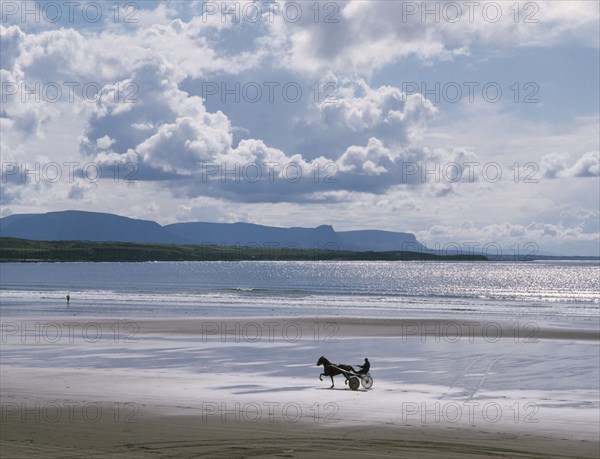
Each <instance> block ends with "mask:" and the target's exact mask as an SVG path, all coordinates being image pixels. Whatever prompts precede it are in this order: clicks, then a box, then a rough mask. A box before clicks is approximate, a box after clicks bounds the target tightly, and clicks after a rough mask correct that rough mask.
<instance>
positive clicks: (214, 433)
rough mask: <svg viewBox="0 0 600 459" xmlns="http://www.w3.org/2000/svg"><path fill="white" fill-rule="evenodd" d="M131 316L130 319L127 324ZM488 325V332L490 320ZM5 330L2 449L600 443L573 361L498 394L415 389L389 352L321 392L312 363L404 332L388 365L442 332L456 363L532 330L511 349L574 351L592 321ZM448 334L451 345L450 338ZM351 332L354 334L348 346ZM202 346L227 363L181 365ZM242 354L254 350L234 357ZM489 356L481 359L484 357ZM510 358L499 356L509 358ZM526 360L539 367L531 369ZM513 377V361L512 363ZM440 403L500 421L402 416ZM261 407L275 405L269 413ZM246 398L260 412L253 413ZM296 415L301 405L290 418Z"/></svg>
mask: <svg viewBox="0 0 600 459" xmlns="http://www.w3.org/2000/svg"><path fill="white" fill-rule="evenodd" d="M75 323H77V325H75ZM131 323H134V324H135V327H134V328H127V324H131ZM491 323H494V324H496V325H498V327H496V325H494V326H493V327H490V324H491ZM51 324H63V325H62V328H61V332H62V334H61V336H60V338H58V339H57V338H56V336H58V335H56V333H54V334H52V333H51V332H52V330H53V328H52V325H51ZM64 324H68V325H64ZM90 324H94V326H93V327H91V326H90ZM290 324H293V327H292V326H290ZM2 325H3V338H2V341H3V345H2V350H3V359H2V365H1V367H2V368H1V375H0V376H1V380H2V385H1V390H0V398H1V404H2V413H1V437H0V455H1V456H2V457H3V458H5V457H6V458H21V457H22V458H31V457H47V458H53V457H61V458H62V457H71V458H79V457H81V458H83V457H86V458H87V457H93V456H99V457H100V456H101V457H115V458H124V457H128V458H129V457H132V458H146V457H173V458H175V457H178V458H192V457H194V458H195V457H214V458H243V457H298V458H304V457H306V458H309V457H310V458H313V457H332V458H337V457H340V458H354V457H356V458H359V457H360V458H365V457H417V458H442V457H443V458H465V457H466V458H484V457H485V458H489V457H506V458H514V457H522V458H574V457H582V458H588V457H589V458H596V457H598V455H599V454H600V446H599V445H600V443H599V439H598V436H597V435H596V434H595V432H598V428H599V427H598V426H599V424H598V414H597V413H598V392H597V391H595V390H593V388H592V389H585V390H584V389H582V388H580V387H579V388H578V387H571V386H572V385H574V386H575V385H577V384H576V382H577V381H578V380H577V379H576V378H574V377H573V376H572V375H576V374H577V373H578V372H581V371H582V367H581V362H580V361H577V362H574V363H573V367H572V368H571V367H566V370H562V371H563V372H564V374H559V375H556V381H555V387H554V386H552V387H551V389H552V390H548V391H546V392H544V391H540V390H538V389H536V385H537V384H538V382H539V380H540V378H541V379H544V378H546V375H545V374H543V375H533V376H532V375H529V376H528V375H524V376H523V381H522V383H523V387H522V389H523V390H522V391H515V390H514V388H507V389H506V390H505V391H501V390H498V389H497V388H493V387H492V385H490V384H488V383H490V382H494V381H502V380H501V379H498V380H493V378H494V377H496V378H501V376H502V375H501V373H502V372H501V371H498V375H497V376H494V375H492V373H493V371H490V372H489V373H490V375H489V376H488V375H487V373H486V376H487V379H485V378H483V379H478V380H477V385H478V387H477V388H476V389H477V390H476V391H475V392H473V393H471V394H468V396H467V395H464V394H463V392H460V391H458V390H457V389H456V388H454V389H453V390H454V392H453V390H452V388H451V387H448V386H444V384H443V382H442V381H445V380H444V379H443V375H441V373H442V372H440V375H436V374H433V373H432V374H428V375H426V377H425V381H426V382H427V385H423V384H410V383H409V382H408V380H404V382H402V383H401V384H399V383H398V382H396V381H394V380H386V379H385V377H382V375H384V376H385V375H386V374H392V373H393V372H394V371H396V370H394V368H396V367H394V366H393V362H392V363H390V362H387V365H388V366H389V368H388V369H387V370H386V371H387V373H386V372H384V370H383V367H384V363H385V358H384V356H386V355H387V356H388V357H389V360H390V361H391V360H393V359H394V358H396V354H397V349H389V350H387V351H386V350H385V349H384V350H383V351H378V352H380V353H381V355H380V357H379V366H380V367H381V370H380V372H379V373H377V368H375V371H374V373H373V374H374V379H375V385H374V387H373V389H371V390H369V391H362V390H361V391H356V392H353V391H350V390H348V389H347V388H346V387H345V386H344V384H343V379H337V380H336V387H335V389H332V390H331V389H329V379H328V378H327V379H326V380H324V381H323V382H321V381H319V380H318V377H317V376H318V373H319V371H320V369H318V368H317V367H315V366H314V359H313V357H316V356H318V354H315V352H316V350H321V349H323V350H324V352H331V353H335V352H337V353H338V355H339V353H340V349H348V348H349V349H348V351H349V352H351V353H352V355H354V353H356V352H359V353H360V354H361V355H362V352H363V351H364V350H365V349H368V348H369V347H368V344H369V343H371V341H369V340H370V339H375V340H378V339H380V341H381V342H384V343H388V342H397V343H399V344H403V343H404V342H405V341H407V342H408V341H410V342H412V343H413V344H414V346H413V347H406V346H405V347H402V346H398V349H401V350H402V353H403V355H402V356H401V357H398V361H399V362H400V364H401V365H407V363H406V362H407V361H408V360H407V359H409V358H414V359H420V358H422V359H427V356H428V355H429V354H428V352H432V349H431V347H430V344H433V343H435V340H436V338H440V341H441V344H444V340H446V341H447V342H446V343H445V344H446V346H448V347H449V348H450V350H451V351H452V354H448V355H454V356H455V357H456V365H457V366H460V365H462V360H461V356H462V357H465V356H466V357H468V358H467V359H466V360H465V362H470V360H469V359H470V358H471V357H470V354H473V356H477V358H480V354H482V352H483V351H484V350H485V347H482V346H480V345H479V344H478V342H481V344H487V345H488V347H489V346H492V347H493V349H495V350H497V351H498V353H499V355H500V356H502V355H504V354H502V352H503V350H504V348H505V347H506V348H508V347H509V346H508V345H511V346H517V347H518V346H521V345H524V346H525V345H526V344H524V343H525V342H526V340H532V343H533V345H535V346H536V347H534V348H531V347H529V348H523V349H524V351H523V353H524V354H525V355H529V354H530V351H529V350H531V349H534V350H536V349H537V350H539V349H541V351H539V352H540V353H541V354H542V355H545V354H544V353H545V352H546V349H547V350H548V353H550V354H554V353H555V352H554V351H555V350H556V349H564V347H565V346H566V349H572V346H573V345H574V343H575V342H579V343H582V344H580V346H586V349H588V348H589V349H592V348H595V347H597V339H598V338H597V336H598V332H597V331H595V330H590V329H573V328H569V327H559V326H538V327H534V328H531V327H527V326H526V323H524V324H523V327H520V326H519V327H517V330H518V336H517V335H515V327H514V324H511V323H500V322H491V321H487V322H485V321H479V322H478V321H468V322H466V321H463V320H460V321H458V320H457V321H449V320H434V319H424V320H418V319H411V320H401V319H340V318H314V319H307V318H273V317H268V318H265V317H257V318H243V319H240V320H235V319H221V318H193V319H139V320H134V321H132V320H130V319H122V320H107V319H106V318H104V319H100V318H91V317H90V318H81V317H63V318H60V319H57V318H52V319H49V320H47V321H43V320H36V321H33V320H31V319H24V320H21V319H11V320H10V321H3V324H2ZM116 325H118V326H117V327H116ZM256 326H258V327H259V328H258V330H259V331H260V333H261V340H258V341H257V340H256V339H252V338H251V337H249V336H248V333H250V332H252V333H253V335H252V336H256V331H257V328H256ZM96 327H99V329H100V330H103V331H106V334H104V335H103V338H102V339H100V340H94V339H82V338H81V337H82V335H81V332H82V331H85V330H87V331H88V332H90V333H91V331H97V330H98V328H96ZM286 327H287V328H286ZM332 327H333V328H332ZM292 328H293V329H294V330H295V331H297V330H298V329H299V330H301V332H303V333H304V336H303V339H295V338H294V339H292V338H289V337H288V338H287V339H282V338H281V335H280V334H279V333H280V332H281V331H283V330H287V331H289V333H291V332H292ZM54 329H56V327H54ZM44 330H45V332H44ZM65 330H70V331H71V332H72V333H64V332H65ZM90 330H91V331H90ZM115 330H117V331H118V335H115ZM244 330H246V332H244ZM315 330H318V332H319V333H320V335H319V340H318V341H315V339H313V338H314V337H313V335H312V333H315ZM498 330H501V332H502V334H503V335H502V336H503V338H502V339H500V340H496V339H495V338H494V340H491V342H488V343H486V342H485V341H486V340H485V338H486V336H487V337H488V338H489V333H491V332H492V331H495V332H496V333H497V331H498ZM23 331H25V334H23ZM332 332H334V333H333V334H332ZM36 333H38V334H39V335H41V336H39V335H37V336H36ZM44 333H45V334H44ZM244 333H246V335H244ZM270 333H272V335H270ZM457 333H460V338H461V340H462V347H460V346H457V345H456V342H455V339H456V337H457ZM236 334H241V339H237V340H236V339H235V338H240V336H236ZM328 334H329V335H330V337H331V338H336V339H337V340H339V342H338V344H337V346H338V347H329V345H328V344H327V340H326V339H325V337H327V336H328ZM486 334H487V335H486ZM85 336H87V337H88V338H89V337H90V335H89V334H88V335H85ZM294 336H297V335H294ZM115 337H117V338H118V339H114V338H115ZM271 337H272V338H273V339H271ZM36 338H39V339H36ZM128 338H129V339H130V341H128ZM354 338H356V339H358V338H360V339H361V340H362V341H361V342H360V346H359V345H357V342H356V341H354ZM424 338H425V339H427V340H429V341H427V342H424ZM517 338H518V339H517ZM382 340H383V341H382ZM389 340H393V341H389ZM471 340H473V343H471ZM536 343H537V344H536ZM386 346H387V344H386ZM428 346H429V347H428ZM538 346H541V348H540V347H538ZM353 347H357V348H359V349H356V350H354V349H353ZM499 348H500V349H499ZM373 349H376V348H373ZM415 349H416V350H415ZM517 349H521V348H519V347H518V348H517ZM291 350H295V351H296V352H297V353H298V354H297V355H298V356H301V357H306V359H305V360H307V361H308V363H306V362H304V361H303V360H301V359H300V358H298V359H295V360H294V362H292V363H290V365H289V368H288V369H285V371H284V372H282V374H280V373H276V372H274V370H276V369H277V368H274V367H273V366H274V365H275V366H281V365H282V364H281V361H280V360H277V358H281V357H279V353H280V352H286V354H285V355H286V356H287V355H288V354H287V352H291ZM192 351H193V352H194V354H190V352H192ZM334 351H335V352H334ZM186 352H187V353H186ZM236 352H237V353H236ZM371 352H375V351H374V350H373V351H371ZM411 352H412V354H411ZM566 352H567V354H568V352H571V351H570V350H567V351H566ZM203 353H213V354H214V355H217V356H218V359H220V360H223V361H225V360H228V362H229V363H228V364H227V370H228V371H221V369H222V368H220V367H219V366H216V367H212V368H208V367H207V368H206V371H202V369H200V370H199V369H198V368H197V367H191V366H190V365H191V364H192V363H193V362H192V360H194V358H196V356H200V355H203ZM215 353H216V354H215ZM213 354H210V355H213ZM290 355H291V354H290ZM294 355H295V354H294ZM591 355H592V357H593V354H591ZM173 356H178V357H177V358H175V357H173ZM227 356H229V359H227ZM249 357H252V359H254V360H255V361H254V362H243V361H244V360H248V358H249ZM442 357H443V356H442ZM510 357H511V356H510V355H508V356H507V357H504V358H505V359H508V358H510ZM211 358H212V357H211ZM285 358H286V357H283V361H285ZM402 358H404V359H405V362H404V363H402ZM498 358H500V357H496V355H491V356H490V357H489V360H488V361H489V362H491V363H489V364H488V363H486V364H485V366H486V368H487V367H488V366H489V367H491V365H492V364H493V363H494V362H495V361H496V360H497V359H498ZM550 358H551V357H549V359H550ZM128 359H129V360H128ZM475 360H476V358H475ZM567 360H568V359H567ZM209 361H210V359H209ZM518 361H519V360H515V361H514V362H518ZM274 362H277V363H276V364H275V363H274ZM486 362H487V361H486ZM501 362H502V361H500V363H501ZM514 362H513V363H512V365H513V366H514ZM585 362H587V361H585ZM594 362H595V360H594V359H593V358H590V359H589V362H588V366H591V367H592V368H593V365H596V366H597V362H596V363H594ZM243 363H250V364H251V365H252V366H251V367H246V366H242V364H243ZM203 365H204V364H203ZM294 365H296V366H299V367H300V370H299V371H297V372H296V373H294V374H292V375H289V376H288V375H287V373H286V372H288V371H289V372H292V370H293V366H294ZM450 365H452V362H450ZM469 365H470V364H469ZM497 365H499V364H497ZM510 365H511V362H510V361H509V365H508V366H507V367H506V368H510ZM249 368H250V369H249ZM528 368H529V369H531V368H537V367H535V366H533V364H530V365H529V366H528ZM487 369H488V370H489V368H487ZM462 370H463V369H462V368H461V371H462ZM467 370H468V368H467ZM492 370H493V369H492ZM398 371H399V370H398ZM486 371H487V370H486ZM521 373H524V370H523V369H521V368H517V369H516V370H515V374H521ZM400 374H401V372H400ZM401 376H402V378H404V377H405V376H408V374H407V375H402V374H401ZM338 378H339V377H338ZM492 380H493V381H492ZM500 385H501V384H500ZM488 386H489V387H488ZM486 389H487V390H486ZM530 400H534V401H535V402H536V403H538V404H540V406H541V408H540V411H539V413H536V414H535V417H536V419H534V421H535V422H532V423H527V422H525V423H524V422H523V417H524V416H523V415H527V414H531V413H528V412H527V411H526V410H524V411H523V409H524V408H526V407H527V403H526V402H528V401H530ZM438 402H441V403H446V404H447V405H446V406H450V405H452V406H458V403H460V404H461V406H464V404H465V403H479V404H480V405H483V404H485V403H488V404H489V403H493V404H495V405H496V406H498V407H499V406H502V407H503V408H504V410H505V411H504V415H505V416H504V418H503V419H501V420H500V422H496V421H495V420H494V421H493V422H490V421H489V419H482V417H481V416H475V417H474V419H461V422H456V423H455V422H454V421H448V419H442V420H441V422H440V421H439V420H437V419H436V417H435V416H436V413H433V414H431V413H429V414H427V415H426V416H425V417H423V415H422V413H413V415H410V416H409V415H408V414H411V413H410V411H407V412H401V411H405V410H406V409H413V408H419V406H426V407H427V409H430V410H431V408H432V407H433V406H434V405H433V404H434V403H438ZM423 403H424V404H426V405H420V404H423ZM529 403H530V402H529ZM515 404H518V405H516V406H518V407H519V408H520V409H521V410H522V411H521V413H520V415H521V418H520V419H519V422H516V421H515V420H513V419H512V416H514V411H513V408H514V406H515ZM328 406H329V407H334V408H335V409H334V410H333V412H328V411H327V409H326V408H327V407H328ZM239 407H241V410H240V409H239ZM272 407H274V408H273V410H274V412H273V413H272V414H273V416H271V415H270V414H271V413H270V412H268V409H271V408H272ZM286 407H287V408H289V409H287V408H286ZM256 408H258V409H259V410H262V411H261V413H262V414H261V415H260V416H259V415H257V411H256ZM507 408H508V409H507ZM316 409H318V410H320V411H318V416H316V415H315V413H316V411H315V410H316ZM443 409H444V405H442V410H443ZM286 410H287V411H286ZM298 410H301V411H302V413H301V415H298V416H296V413H297V411H298ZM438 414H439V413H438ZM445 414H446V415H448V413H447V412H446V413H445ZM477 414H479V415H480V414H481V412H480V411H477ZM330 415H331V416H330ZM444 421H445V422H444Z"/></svg>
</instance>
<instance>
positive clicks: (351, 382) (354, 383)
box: [348, 376, 360, 390]
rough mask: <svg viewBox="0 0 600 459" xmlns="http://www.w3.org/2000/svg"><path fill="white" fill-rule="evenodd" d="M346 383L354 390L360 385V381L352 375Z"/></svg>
mask: <svg viewBox="0 0 600 459" xmlns="http://www.w3.org/2000/svg"><path fill="white" fill-rule="evenodd" d="M348 385H349V386H350V389H352V390H356V389H358V388H359V387H360V381H359V380H358V378H357V377H356V376H352V377H351V378H350V379H349V380H348Z"/></svg>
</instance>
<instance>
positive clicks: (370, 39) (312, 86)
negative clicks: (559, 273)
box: [0, 0, 600, 256]
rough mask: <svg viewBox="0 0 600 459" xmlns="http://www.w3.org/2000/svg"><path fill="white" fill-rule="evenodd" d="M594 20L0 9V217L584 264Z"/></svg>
mask: <svg viewBox="0 0 600 459" xmlns="http://www.w3.org/2000/svg"><path fill="white" fill-rule="evenodd" d="M599 5H600V3H598V2H596V1H565V2H560V1H533V2H532V1H521V2H517V1H497V2H488V1H476V2H468V1H464V2H461V1H458V2H446V1H443V2H436V1H434V2H421V1H419V2H404V1H372V0H369V1H321V2H316V1H297V2H293V1H291V2H290V1H273V2H251V1H218V2H207V1H185V2H184V1H166V2H153V1H143V2H141V1H140V2H135V1H134V2H129V1H124V2H119V1H116V2H115V1H112V0H111V1H110V2H103V1H98V2H94V1H91V2H87V1H83V0H82V1H77V2H59V1H38V2H26V1H5V0H1V1H0V7H1V20H0V34H1V40H0V52H1V53H0V67H1V70H0V80H1V103H2V106H1V109H0V148H1V162H2V182H1V188H0V190H1V193H0V199H1V215H2V216H7V215H10V214H18V213H42V212H49V211H58V210H68V209H76V210H88V211H96V212H109V213H115V214H119V215H124V216H128V217H133V218H141V219H148V220H154V221H157V222H159V223H161V224H168V223H175V222H185V221H212V222H237V221H242V222H251V223H257V224H263V225H270V226H285V227H289V226H303V227H316V226H319V225H332V226H333V227H334V229H336V230H340V231H342V230H356V229H381V230H390V231H405V232H412V233H414V234H415V235H416V236H417V238H418V240H419V241H421V242H423V243H425V244H426V245H427V246H428V247H431V248H436V247H439V248H442V249H443V248H445V247H456V246H459V247H462V246H464V247H479V248H482V249H484V248H485V249H486V250H487V249H488V248H491V249H492V250H495V251H497V250H498V249H500V250H502V251H503V252H502V253H514V252H515V251H519V252H521V253H532V252H540V253H554V254H570V255H596V256H597V255H600V223H599V222H600V210H599V209H600V203H599V199H600V167H599V163H600V160H599V150H600V146H599V143H600V127H599V126H600V114H599V111H600V108H599V107H600V101H599V86H600V85H599V82H600V61H599V36H600V31H599V28H600V15H599V11H600V6H599Z"/></svg>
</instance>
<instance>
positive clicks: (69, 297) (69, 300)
mask: <svg viewBox="0 0 600 459" xmlns="http://www.w3.org/2000/svg"><path fill="white" fill-rule="evenodd" d="M70 302H71V295H69V294H68V293H67V306H68V305H69V303H70Z"/></svg>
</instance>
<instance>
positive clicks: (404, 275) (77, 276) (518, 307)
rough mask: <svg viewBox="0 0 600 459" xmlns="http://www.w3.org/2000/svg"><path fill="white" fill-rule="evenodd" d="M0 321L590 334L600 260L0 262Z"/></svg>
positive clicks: (599, 301) (598, 300)
mask: <svg viewBox="0 0 600 459" xmlns="http://www.w3.org/2000/svg"><path fill="white" fill-rule="evenodd" d="M67 295H69V296H70V302H69V303H67V301H66V296H67ZM0 314H1V315H2V317H3V318H5V319H6V318H9V317H52V316H64V315H71V316H95V317H139V318H142V317H148V318H152V317H156V318H163V317H186V316H187V317H256V316H280V317H281V316H283V317H285V316H290V317H304V316H306V317H315V316H328V317H340V316H341V317H394V318H396V317H398V318H399V317H408V318H411V317H450V318H460V317H463V318H464V317H467V316H488V317H489V316H494V317H503V318H508V319H512V318H518V319H528V318H531V319H535V320H547V321H559V322H572V323H579V324H584V325H585V324H587V325H588V326H597V324H598V322H599V317H600V262H598V261H529V262H437V261H431V262H422V261H418V262H384V261H368V262H363V261H242V262H232V261H224V262H217V261H213V262H149V263H2V264H0Z"/></svg>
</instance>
